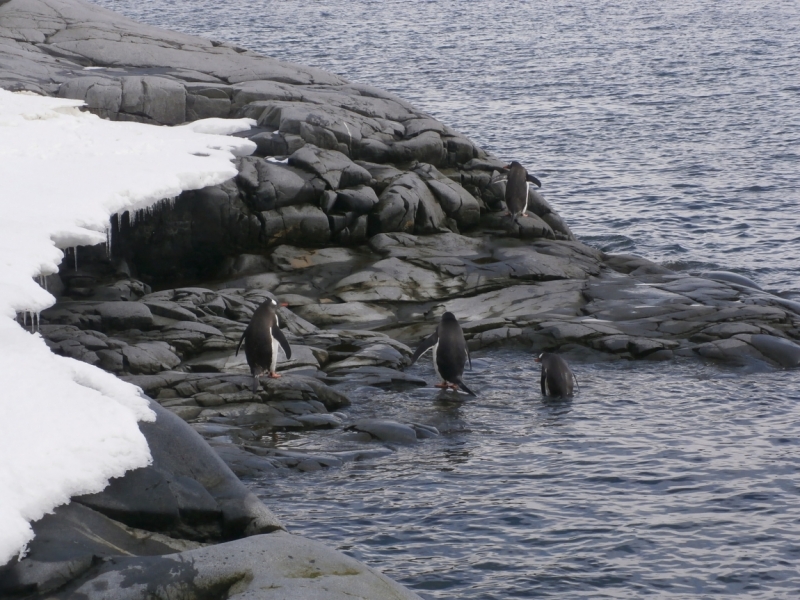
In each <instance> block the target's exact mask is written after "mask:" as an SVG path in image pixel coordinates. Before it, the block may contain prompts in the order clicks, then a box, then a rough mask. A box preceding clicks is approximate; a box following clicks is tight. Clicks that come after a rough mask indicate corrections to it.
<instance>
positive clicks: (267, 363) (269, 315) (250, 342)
mask: <svg viewBox="0 0 800 600" xmlns="http://www.w3.org/2000/svg"><path fill="white" fill-rule="evenodd" d="M242 342H244V355H245V357H247V365H248V366H249V367H250V372H251V373H252V374H253V393H254V394H255V393H256V392H258V378H259V377H260V376H261V375H263V374H264V373H265V372H267V371H268V372H269V376H270V377H272V378H273V379H275V378H278V377H280V375H278V374H277V373H276V372H275V365H276V364H277V362H278V344H280V345H281V347H282V348H283V351H284V352H285V353H286V358H287V359H288V358H292V349H291V347H290V346H289V342H287V341H286V338H285V337H284V335H283V332H282V331H281V330H280V328H279V327H278V303H277V302H275V300H273V299H272V298H268V299H267V300H265V301H264V302H263V303H262V304H261V306H259V307H258V308H257V309H256V312H254V313H253V318H252V319H250V323H249V324H248V325H247V329H245V330H244V333H243V334H242V339H240V340H239V344H238V345H237V346H236V356H238V355H239V348H241V346H242Z"/></svg>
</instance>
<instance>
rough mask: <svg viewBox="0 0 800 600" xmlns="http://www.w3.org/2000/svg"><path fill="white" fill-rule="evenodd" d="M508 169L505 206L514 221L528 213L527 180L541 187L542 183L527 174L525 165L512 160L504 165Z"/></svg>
mask: <svg viewBox="0 0 800 600" xmlns="http://www.w3.org/2000/svg"><path fill="white" fill-rule="evenodd" d="M505 168H506V169H509V171H508V181H507V183H506V206H507V207H508V212H509V214H510V215H511V217H512V219H513V220H514V221H516V220H517V219H518V218H519V217H520V216H523V217H527V216H528V213H527V210H528V182H529V181H530V182H531V183H535V184H536V185H537V186H538V187H542V183H541V182H540V181H539V180H538V179H536V177H534V176H533V175H531V174H529V173H528V172H527V171H526V170H525V167H523V166H522V165H521V164H519V163H518V162H517V161H513V162H512V163H511V164H510V165H507V166H506V167H505Z"/></svg>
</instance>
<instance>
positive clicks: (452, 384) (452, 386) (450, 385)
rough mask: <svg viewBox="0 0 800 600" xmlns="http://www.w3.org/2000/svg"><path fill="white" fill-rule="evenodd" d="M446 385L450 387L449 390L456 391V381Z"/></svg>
mask: <svg viewBox="0 0 800 600" xmlns="http://www.w3.org/2000/svg"><path fill="white" fill-rule="evenodd" d="M447 387H448V388H450V389H451V390H453V391H454V392H457V391H458V384H457V383H451V384H448V386H447Z"/></svg>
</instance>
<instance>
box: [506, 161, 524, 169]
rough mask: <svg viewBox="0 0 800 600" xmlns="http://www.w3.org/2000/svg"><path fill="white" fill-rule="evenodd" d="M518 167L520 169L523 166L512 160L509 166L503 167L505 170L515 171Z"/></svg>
mask: <svg viewBox="0 0 800 600" xmlns="http://www.w3.org/2000/svg"><path fill="white" fill-rule="evenodd" d="M517 167H520V168H521V167H522V165H521V164H519V163H518V162H517V161H515V160H512V161H511V162H510V163H509V164H507V165H506V166H505V167H503V168H504V169H515V168H517Z"/></svg>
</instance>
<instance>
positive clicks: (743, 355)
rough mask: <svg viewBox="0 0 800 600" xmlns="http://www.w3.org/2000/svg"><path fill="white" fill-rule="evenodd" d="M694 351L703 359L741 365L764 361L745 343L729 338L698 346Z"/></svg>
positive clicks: (758, 353)
mask: <svg viewBox="0 0 800 600" xmlns="http://www.w3.org/2000/svg"><path fill="white" fill-rule="evenodd" d="M694 351H695V352H696V353H697V354H699V355H700V356H702V357H703V358H709V359H712V360H717V361H721V362H727V363H732V364H736V365H743V364H746V363H748V362H751V361H754V360H756V361H764V360H765V358H764V355H762V354H761V353H760V352H759V351H758V350H756V349H755V348H754V347H753V346H751V345H750V344H748V343H747V342H745V341H743V340H740V339H736V338H729V339H726V340H718V341H714V342H708V343H705V344H700V345H699V346H696V347H695V348H694Z"/></svg>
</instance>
